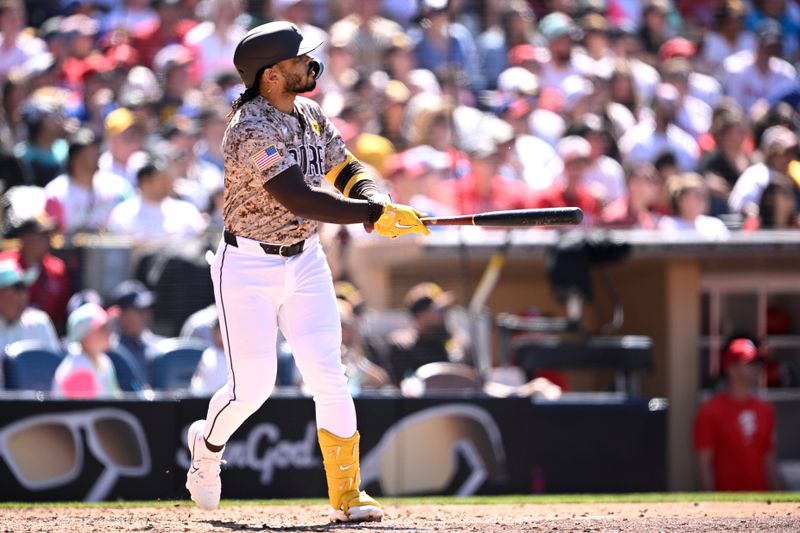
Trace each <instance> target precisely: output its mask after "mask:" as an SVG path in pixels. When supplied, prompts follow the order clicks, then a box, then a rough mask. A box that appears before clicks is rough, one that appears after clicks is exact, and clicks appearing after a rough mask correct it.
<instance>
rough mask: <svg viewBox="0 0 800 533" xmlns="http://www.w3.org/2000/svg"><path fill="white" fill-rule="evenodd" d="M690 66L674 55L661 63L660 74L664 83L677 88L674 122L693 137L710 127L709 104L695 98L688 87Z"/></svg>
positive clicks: (705, 131)
mask: <svg viewBox="0 0 800 533" xmlns="http://www.w3.org/2000/svg"><path fill="white" fill-rule="evenodd" d="M691 72H692V66H691V64H690V63H689V61H688V60H686V59H684V58H682V57H674V58H672V59H669V60H667V61H665V62H664V63H663V64H662V65H661V76H662V78H663V80H664V82H665V83H669V84H670V85H672V86H674V87H675V88H676V89H678V94H679V95H680V103H679V107H678V113H677V115H676V116H675V123H676V124H677V125H678V126H680V128H681V129H682V130H684V131H686V132H687V133H689V134H691V135H692V137H694V138H695V139H698V138H700V136H702V135H704V134H706V133H708V130H710V129H711V115H712V110H711V106H710V105H708V104H707V103H705V102H704V101H703V100H701V99H700V98H697V97H696V96H694V95H693V94H691V91H690V89H689V75H690V74H691Z"/></svg>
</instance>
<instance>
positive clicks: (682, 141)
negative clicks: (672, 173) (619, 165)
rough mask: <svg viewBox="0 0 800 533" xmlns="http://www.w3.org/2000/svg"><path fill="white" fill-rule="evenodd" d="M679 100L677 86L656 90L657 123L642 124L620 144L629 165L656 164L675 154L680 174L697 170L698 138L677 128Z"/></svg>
mask: <svg viewBox="0 0 800 533" xmlns="http://www.w3.org/2000/svg"><path fill="white" fill-rule="evenodd" d="M679 100H680V95H679V94H678V90H677V89H676V88H675V87H674V86H672V85H668V84H666V83H662V84H660V85H659V86H658V87H656V93H655V97H654V98H653V119H652V120H644V121H642V122H641V123H639V124H638V125H637V126H635V127H634V128H633V129H631V130H629V131H628V132H627V133H626V134H625V135H623V137H622V138H621V139H620V141H619V148H620V151H621V152H622V154H623V155H624V157H625V161H626V162H627V163H628V164H631V165H635V164H639V163H655V161H656V159H658V157H659V156H661V155H662V154H664V153H665V152H671V153H672V154H673V155H674V156H675V161H676V163H677V165H678V169H679V170H681V171H689V170H694V168H695V166H696V164H697V159H698V157H699V155H700V149H699V147H698V146H697V143H696V142H695V140H694V138H693V137H692V136H691V135H690V134H689V133H687V132H686V131H684V130H682V129H681V128H680V127H678V126H677V125H676V124H675V119H676V117H677V113H678V105H679Z"/></svg>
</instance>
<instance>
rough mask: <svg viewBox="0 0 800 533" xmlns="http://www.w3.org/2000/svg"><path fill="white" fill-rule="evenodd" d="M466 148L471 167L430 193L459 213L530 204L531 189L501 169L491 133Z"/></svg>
mask: <svg viewBox="0 0 800 533" xmlns="http://www.w3.org/2000/svg"><path fill="white" fill-rule="evenodd" d="M473 145H474V146H472V147H470V148H469V149H468V150H467V156H468V157H469V164H470V170H469V173H468V174H467V175H465V176H464V177H462V178H459V179H448V180H445V181H443V182H441V183H440V184H439V185H438V186H436V187H435V188H434V189H433V192H432V193H431V197H432V198H433V199H434V200H436V201H438V202H440V203H442V204H443V205H446V206H448V207H450V208H452V209H453V210H454V211H455V212H456V213H459V214H464V215H466V214H470V213H481V212H484V211H498V210H503V209H525V208H528V207H531V191H530V189H529V188H528V186H527V185H526V184H525V183H524V182H522V181H519V180H513V179H509V178H505V177H503V176H502V175H500V174H499V173H498V168H499V167H500V156H499V152H498V146H497V144H496V142H495V141H494V140H492V139H491V138H489V137H488V136H487V137H486V138H484V139H482V141H481V142H474V143H473Z"/></svg>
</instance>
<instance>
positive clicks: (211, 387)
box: [190, 319, 228, 396]
mask: <svg viewBox="0 0 800 533" xmlns="http://www.w3.org/2000/svg"><path fill="white" fill-rule="evenodd" d="M212 331H213V335H214V344H212V345H211V346H209V347H208V348H206V349H205V350H204V351H203V355H202V356H201V357H200V362H198V363H197V368H196V369H195V371H194V375H193V376H192V382H191V385H190V390H191V391H192V394H194V395H196V396H211V395H212V394H214V393H215V392H217V391H218V390H219V389H221V388H222V387H223V386H224V385H225V383H227V382H228V360H227V358H226V357H225V351H224V350H223V347H222V333H221V332H220V328H219V319H215V320H214V324H213V330H212Z"/></svg>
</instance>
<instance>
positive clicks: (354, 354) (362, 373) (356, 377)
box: [336, 298, 391, 391]
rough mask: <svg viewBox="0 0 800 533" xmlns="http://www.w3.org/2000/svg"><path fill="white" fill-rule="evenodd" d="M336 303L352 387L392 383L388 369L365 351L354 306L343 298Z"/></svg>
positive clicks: (343, 350)
mask: <svg viewBox="0 0 800 533" xmlns="http://www.w3.org/2000/svg"><path fill="white" fill-rule="evenodd" d="M336 305H337V306H338V307H339V318H340V320H341V323H342V364H343V365H344V366H345V374H346V375H347V379H348V385H349V386H350V388H351V389H355V390H356V391H360V390H364V389H379V388H381V387H384V386H386V385H390V384H391V380H390V379H389V374H388V373H387V372H386V370H384V369H383V368H381V367H380V366H378V365H376V364H375V363H373V362H372V361H370V360H369V359H368V358H367V356H366V354H365V353H364V347H363V343H362V339H361V338H360V336H359V332H358V322H357V320H356V317H355V314H354V313H353V307H352V306H351V305H350V304H349V303H347V302H346V301H345V300H343V299H341V298H337V299H336Z"/></svg>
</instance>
